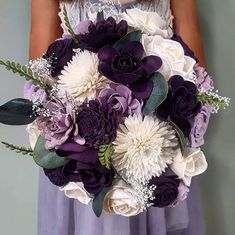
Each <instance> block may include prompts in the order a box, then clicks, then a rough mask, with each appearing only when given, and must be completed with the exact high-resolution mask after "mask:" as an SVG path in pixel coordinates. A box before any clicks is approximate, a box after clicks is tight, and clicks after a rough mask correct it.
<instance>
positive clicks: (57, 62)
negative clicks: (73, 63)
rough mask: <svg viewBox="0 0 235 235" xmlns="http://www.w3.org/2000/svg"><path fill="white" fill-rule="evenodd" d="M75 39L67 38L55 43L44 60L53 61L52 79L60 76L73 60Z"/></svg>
mask: <svg viewBox="0 0 235 235" xmlns="http://www.w3.org/2000/svg"><path fill="white" fill-rule="evenodd" d="M73 47H74V45H73V39H71V38H66V39H61V40H57V41H55V42H53V43H52V44H51V45H50V46H49V48H48V50H47V52H46V54H45V55H44V56H43V58H45V59H47V60H49V61H51V65H52V72H51V75H52V77H56V76H58V75H59V74H60V73H61V71H62V70H63V68H64V66H65V65H67V63H68V62H69V61H70V60H72V57H73V55H74V52H73Z"/></svg>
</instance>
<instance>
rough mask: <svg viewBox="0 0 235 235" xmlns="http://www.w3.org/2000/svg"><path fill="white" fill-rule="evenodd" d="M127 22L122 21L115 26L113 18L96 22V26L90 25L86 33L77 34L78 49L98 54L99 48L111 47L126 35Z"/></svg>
mask: <svg viewBox="0 0 235 235" xmlns="http://www.w3.org/2000/svg"><path fill="white" fill-rule="evenodd" d="M127 27H128V25H127V22H126V21H124V20H122V21H120V23H118V24H116V21H115V19H114V18H112V17H109V18H108V19H106V20H102V21H98V22H97V23H96V24H94V23H92V22H91V23H90V24H89V26H88V32H87V33H84V34H78V35H77V39H78V41H79V47H80V48H81V49H83V50H84V49H85V50H88V51H91V52H98V50H99V49H100V48H102V47H103V46H107V45H113V44H114V43H115V42H117V41H118V40H119V39H121V38H122V37H123V36H124V35H126V33H127Z"/></svg>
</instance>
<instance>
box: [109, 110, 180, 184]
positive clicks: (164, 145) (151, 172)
mask: <svg viewBox="0 0 235 235" xmlns="http://www.w3.org/2000/svg"><path fill="white" fill-rule="evenodd" d="M114 149H115V151H114V154H113V156H112V163H113V165H114V167H115V169H116V170H117V172H118V173H119V174H120V175H121V176H122V177H123V178H125V179H126V180H127V181H133V180H135V181H137V182H139V183H145V182H146V181H149V180H150V179H151V178H152V177H155V176H160V175H161V174H162V173H163V172H164V171H165V169H166V168H167V165H168V164H171V163H172V162H173V158H174V153H175V151H176V149H178V139H177V137H176V133H175V131H174V130H173V128H172V127H171V126H170V124H169V123H167V122H163V121H160V120H159V119H157V118H156V117H154V116H152V115H150V116H145V117H142V115H141V114H139V115H134V116H129V117H128V118H126V120H125V123H124V124H123V125H122V124H120V125H119V128H118V131H117V138H116V140H115V141H114Z"/></svg>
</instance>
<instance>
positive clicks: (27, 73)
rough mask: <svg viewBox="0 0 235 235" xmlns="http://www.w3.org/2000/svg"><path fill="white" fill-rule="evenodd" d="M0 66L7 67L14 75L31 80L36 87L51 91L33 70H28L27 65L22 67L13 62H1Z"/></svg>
mask: <svg viewBox="0 0 235 235" xmlns="http://www.w3.org/2000/svg"><path fill="white" fill-rule="evenodd" d="M0 65H3V66H5V68H6V69H7V70H8V71H12V72H13V73H16V74H18V75H20V76H21V77H24V78H25V79H26V80H27V81H29V80H31V81H32V82H33V84H34V85H36V86H40V87H41V88H42V89H44V90H45V91H47V90H50V89H51V88H50V87H49V85H47V84H45V83H43V82H42V81H41V79H40V78H39V77H38V76H37V75H35V74H34V73H33V71H32V69H30V68H28V67H27V66H25V65H20V64H18V63H15V62H11V61H6V62H5V61H2V60H0Z"/></svg>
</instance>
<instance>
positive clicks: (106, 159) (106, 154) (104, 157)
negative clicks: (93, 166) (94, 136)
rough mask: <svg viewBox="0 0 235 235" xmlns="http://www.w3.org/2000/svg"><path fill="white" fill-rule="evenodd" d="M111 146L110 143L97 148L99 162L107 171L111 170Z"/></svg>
mask: <svg viewBox="0 0 235 235" xmlns="http://www.w3.org/2000/svg"><path fill="white" fill-rule="evenodd" d="M113 151H114V149H113V145H112V143H110V144H106V145H101V146H100V148H99V153H98V156H99V160H100V163H101V164H102V165H103V166H105V167H106V168H107V169H110V168H111V156H112V154H113Z"/></svg>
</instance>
